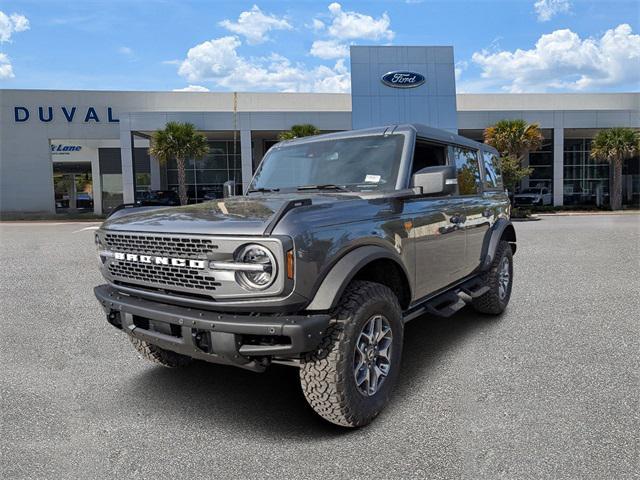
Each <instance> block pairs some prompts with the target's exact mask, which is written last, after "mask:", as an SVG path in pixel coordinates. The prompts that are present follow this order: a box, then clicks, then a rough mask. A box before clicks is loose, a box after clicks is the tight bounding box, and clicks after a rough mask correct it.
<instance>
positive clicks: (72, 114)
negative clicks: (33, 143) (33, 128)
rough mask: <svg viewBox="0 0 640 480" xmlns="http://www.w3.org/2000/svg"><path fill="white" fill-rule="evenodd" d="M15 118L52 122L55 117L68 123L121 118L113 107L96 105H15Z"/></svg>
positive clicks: (106, 120) (114, 120) (117, 120)
mask: <svg viewBox="0 0 640 480" xmlns="http://www.w3.org/2000/svg"><path fill="white" fill-rule="evenodd" d="M13 118H14V120H15V122H16V123H23V122H26V121H27V120H29V119H30V118H33V119H35V120H38V121H40V122H43V123H49V122H52V121H53V120H54V119H55V118H61V119H63V120H66V121H67V122H68V123H72V122H74V121H78V122H84V123H118V122H119V121H120V120H119V119H117V118H115V117H114V115H113V108H112V107H106V108H103V109H100V108H96V107H87V108H80V107H76V106H67V105H65V106H62V107H50V106H42V107H33V108H31V109H30V108H28V107H24V106H16V107H13Z"/></svg>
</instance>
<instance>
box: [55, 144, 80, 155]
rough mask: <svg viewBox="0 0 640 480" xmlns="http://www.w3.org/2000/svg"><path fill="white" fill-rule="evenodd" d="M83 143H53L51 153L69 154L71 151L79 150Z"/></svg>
mask: <svg viewBox="0 0 640 480" xmlns="http://www.w3.org/2000/svg"><path fill="white" fill-rule="evenodd" d="M81 150H82V145H64V144H62V143H52V144H51V155H69V154H71V152H79V151H81Z"/></svg>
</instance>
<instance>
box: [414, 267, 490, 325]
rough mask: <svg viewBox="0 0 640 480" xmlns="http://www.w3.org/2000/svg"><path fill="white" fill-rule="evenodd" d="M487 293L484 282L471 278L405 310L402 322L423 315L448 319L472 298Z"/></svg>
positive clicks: (487, 289)
mask: <svg viewBox="0 0 640 480" xmlns="http://www.w3.org/2000/svg"><path fill="white" fill-rule="evenodd" d="M488 291H489V287H487V286H486V285H484V282H483V281H482V280H481V279H480V278H478V277H474V278H471V279H469V280H467V281H466V282H463V283H461V284H460V285H457V286H456V287H454V288H452V289H451V290H448V291H446V292H444V293H441V294H439V295H436V296H435V297H433V298H430V299H427V300H426V301H425V302H424V303H421V304H419V305H416V306H414V307H413V308H411V309H409V310H407V311H406V312H405V313H404V321H405V323H406V322H408V321H410V320H413V319H414V318H416V317H419V316H421V315H424V314H425V313H428V314H431V315H435V316H438V317H444V318H448V317H450V316H452V315H453V314H454V313H456V312H457V311H458V310H460V309H462V308H463V307H464V306H465V305H467V304H468V303H470V302H471V301H472V300H473V299H474V298H478V297H480V296H482V295H484V294H485V293H487V292H488Z"/></svg>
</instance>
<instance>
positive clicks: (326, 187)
mask: <svg viewBox="0 0 640 480" xmlns="http://www.w3.org/2000/svg"><path fill="white" fill-rule="evenodd" d="M298 190H346V189H345V188H344V187H340V186H338V185H334V184H333V183H325V184H323V185H301V186H299V187H298Z"/></svg>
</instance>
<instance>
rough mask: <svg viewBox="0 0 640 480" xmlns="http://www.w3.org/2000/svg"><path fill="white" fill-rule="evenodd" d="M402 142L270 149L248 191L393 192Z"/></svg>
mask: <svg viewBox="0 0 640 480" xmlns="http://www.w3.org/2000/svg"><path fill="white" fill-rule="evenodd" d="M404 141H405V137H404V135H387V136H384V135H370V136H362V137H349V138H341V139H322V140H317V141H312V142H306V143H300V144H296V143H294V144H292V145H284V146H282V147H279V148H272V149H271V150H269V152H268V153H267V156H265V158H264V160H263V161H262V163H261V164H260V167H259V169H258V171H257V173H256V175H255V177H254V179H253V183H252V185H251V186H250V187H249V188H250V189H259V188H269V189H274V188H279V189H285V188H296V187H299V186H303V185H310V184H316V185H322V184H335V185H340V186H347V187H354V188H366V189H374V188H375V189H379V190H394V189H395V186H396V179H397V177H398V170H399V165H400V160H401V157H402V148H403V146H404Z"/></svg>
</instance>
